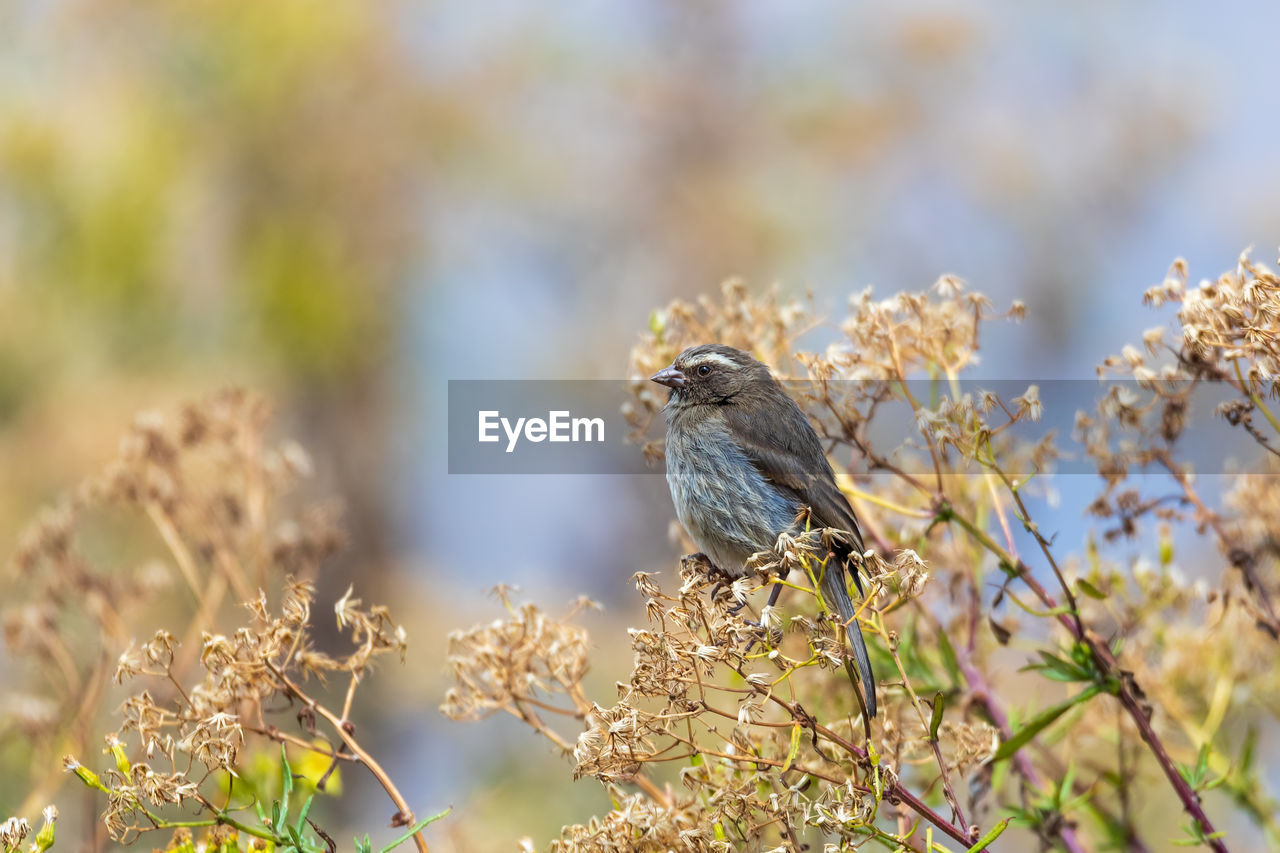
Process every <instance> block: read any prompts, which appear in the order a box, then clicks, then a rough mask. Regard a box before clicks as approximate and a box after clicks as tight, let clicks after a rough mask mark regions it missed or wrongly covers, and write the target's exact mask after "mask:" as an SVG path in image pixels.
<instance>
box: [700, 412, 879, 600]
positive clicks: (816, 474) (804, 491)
mask: <svg viewBox="0 0 1280 853" xmlns="http://www.w3.org/2000/svg"><path fill="white" fill-rule="evenodd" d="M777 393H778V395H779V396H780V397H781V398H782V400H781V401H780V402H781V403H782V405H779V406H777V407H776V409H777V410H779V414H781V413H782V412H785V415H783V416H782V417H780V418H778V419H774V418H767V419H763V418H759V417H752V416H751V415H750V412H749V411H748V410H747V409H745V408H738V407H736V406H725V407H724V408H723V414H724V416H725V418H726V420H727V422H728V426H729V429H730V431H731V433H732V435H733V437H734V440H735V441H737V442H738V444H739V445H740V446H741V448H742V451H743V453H745V454H746V455H747V458H748V459H750V460H751V463H752V464H753V465H755V467H756V470H758V471H759V472H760V473H761V474H763V475H764V477H765V478H766V479H768V480H769V481H770V482H772V483H774V484H775V485H777V486H778V487H779V488H781V489H783V490H785V491H787V492H789V493H790V494H791V495H793V496H794V497H795V499H796V501H797V502H798V503H802V504H804V505H806V506H808V507H809V509H810V510H812V511H813V517H814V522H815V523H816V524H820V525H822V526H823V527H834V528H837V529H839V530H845V531H848V532H849V533H850V534H851V535H852V536H853V538H854V544H855V545H856V547H857V549H858V553H859V554H861V553H862V552H863V551H865V550H866V548H865V547H864V546H863V544H862V533H861V531H859V530H858V520H857V519H856V518H855V517H854V515H853V508H852V507H851V506H849V501H848V499H847V498H845V496H844V493H842V492H841V491H840V487H839V486H837V485H836V478H835V473H834V472H833V471H832V470H831V463H830V462H828V461H827V455H826V454H825V453H824V452H823V450H822V442H821V441H820V440H819V439H818V435H817V433H815V432H814V431H813V427H812V426H811V425H810V424H809V419H808V418H807V417H805V414H804V412H802V411H801V410H800V407H799V406H798V405H796V403H795V401H794V400H792V399H791V398H790V397H788V396H786V393H785V392H783V391H782V390H781V389H778V391H777ZM859 586H861V582H859Z"/></svg>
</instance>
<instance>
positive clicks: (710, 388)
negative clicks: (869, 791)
mask: <svg viewBox="0 0 1280 853" xmlns="http://www.w3.org/2000/svg"><path fill="white" fill-rule="evenodd" d="M649 378H650V379H651V380H652V381H654V382H657V383H658V384H660V385H664V386H666V387H667V388H669V389H670V393H669V395H668V399H667V404H666V406H665V407H664V409H663V411H664V413H665V416H666V422H667V435H666V466H667V485H668V486H669V487H670V490H671V500H672V503H673V504H674V505H675V510H676V516H677V517H678V518H679V519H680V523H681V524H682V525H683V526H684V528H685V530H687V531H688V533H689V536H690V537H691V538H692V539H693V541H694V542H695V543H696V544H697V546H698V548H699V549H700V550H701V552H702V555H703V556H705V557H706V558H707V559H708V560H709V561H710V563H711V564H712V566H714V567H715V569H717V570H718V571H719V572H720V573H722V574H724V575H726V576H728V577H742V576H743V575H744V574H746V571H747V570H746V568H745V563H746V562H747V560H749V559H750V557H751V556H752V555H753V554H755V553H757V552H759V551H768V550H771V549H773V547H774V544H775V542H776V541H777V539H778V536H779V535H780V534H781V533H784V532H786V531H788V530H791V529H793V528H794V527H795V526H796V524H797V517H798V516H800V515H801V514H802V513H803V512H805V511H806V510H807V511H808V513H809V517H810V519H811V522H810V524H811V527H813V528H817V527H825V528H833V529H835V530H838V531H841V532H842V533H844V534H847V535H845V536H837V537H831V538H830V539H828V540H827V541H828V542H831V543H835V544H833V545H832V546H831V547H832V548H833V552H832V555H831V559H828V560H827V565H826V568H825V570H824V571H822V574H821V580H820V583H819V589H820V591H821V593H822V596H823V599H824V600H825V601H827V602H828V604H829V606H830V607H831V608H832V609H833V610H835V612H836V614H838V616H839V618H840V620H841V621H842V622H844V624H845V625H846V634H847V635H848V637H849V642H850V645H851V646H852V649H853V656H854V660H855V661H856V663H857V669H858V674H859V677H860V678H861V682H862V691H863V694H864V702H865V706H866V710H867V715H868V717H875V715H876V693H875V678H874V675H873V674H872V671H871V659H870V657H869V656H868V655H867V644H866V640H865V639H864V638H863V636H862V629H861V627H860V626H859V625H858V620H857V618H856V615H857V611H856V610H855V608H854V605H853V601H852V600H851V598H850V596H849V589H848V581H847V578H848V576H850V575H851V576H852V577H853V581H854V583H855V585H856V586H857V589H858V594H859V595H860V596H861V595H863V588H862V580H861V579H860V577H859V575H858V566H859V564H860V562H861V560H860V558H861V555H862V554H863V553H864V550H865V549H864V546H863V543H862V534H861V531H860V530H859V529H858V521H857V519H856V518H855V516H854V513H853V508H852V507H851V506H850V505H849V501H848V499H847V498H846V497H845V496H844V493H843V492H841V491H840V487H839V486H838V485H837V484H836V478H835V473H834V472H833V471H832V469H831V463H830V462H829V461H828V460H827V455H826V453H824V452H823V449H822V442H821V441H820V440H819V438H818V435H817V433H816V432H814V429H813V426H812V425H811V424H810V423H809V419H808V418H807V417H806V416H805V414H804V412H803V411H802V410H801V408H800V406H799V405H798V404H797V403H796V401H795V400H793V399H792V398H791V397H790V396H788V395H787V393H786V391H784V390H783V388H782V386H781V385H780V384H779V383H778V381H777V380H776V379H775V378H774V377H773V374H772V373H770V371H769V368H768V366H767V365H765V364H763V363H762V362H760V361H757V360H756V359H755V358H753V357H752V356H751V355H750V354H749V353H746V352H743V351H742V350H740V349H735V348H733V347H730V346H725V345H723V344H701V345H699V346H693V347H689V348H688V349H686V350H685V351H684V352H682V353H680V355H678V356H677V357H676V359H675V361H673V362H672V363H671V365H670V366H669V367H666V368H664V369H662V370H659V371H658V372H657V373H655V374H654V375H653V376H651V377H649ZM695 556H697V555H695ZM779 591H781V586H780V585H775V586H774V589H773V595H772V597H771V599H770V604H772V603H773V602H774V601H775V600H776V598H777V593H778V592H779Z"/></svg>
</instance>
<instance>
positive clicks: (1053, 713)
mask: <svg viewBox="0 0 1280 853" xmlns="http://www.w3.org/2000/svg"><path fill="white" fill-rule="evenodd" d="M1101 692H1102V688H1101V687H1099V686H1098V685H1096V684H1094V685H1091V686H1090V687H1087V688H1085V689H1084V690H1083V691H1081V692H1080V693H1078V694H1076V695H1075V696H1073V697H1071V698H1070V699H1067V700H1066V701H1065V702H1060V703H1058V704H1057V705H1054V706H1053V707H1051V708H1047V709H1045V710H1044V711H1041V712H1040V713H1039V714H1037V715H1036V716H1034V717H1032V718H1031V719H1030V720H1029V721H1028V722H1027V724H1026V725H1025V726H1023V727H1022V728H1020V729H1018V730H1017V731H1016V732H1014V733H1013V736H1012V737H1010V738H1009V739H1008V740H1007V741H1005V742H1004V743H1002V744H1000V748H999V749H997V750H996V754H995V755H993V756H992V757H991V760H992V761H1003V760H1004V759H1006V758H1008V757H1010V756H1011V755H1013V754H1014V753H1015V752H1017V751H1018V750H1019V749H1021V748H1022V747H1023V746H1024V745H1026V743H1027V742H1028V741H1030V740H1031V739H1032V738H1033V737H1035V736H1036V735H1038V734H1040V732H1042V731H1044V730H1045V729H1046V728H1048V727H1049V726H1050V725H1052V724H1053V722H1054V720H1056V719H1058V718H1059V717H1061V716H1062V715H1063V714H1065V713H1067V711H1070V710H1071V709H1072V708H1073V707H1075V706H1076V705H1079V704H1081V703H1083V702H1087V701H1089V700H1090V699H1092V698H1093V697H1094V696H1096V695H1098V694H1099V693H1101Z"/></svg>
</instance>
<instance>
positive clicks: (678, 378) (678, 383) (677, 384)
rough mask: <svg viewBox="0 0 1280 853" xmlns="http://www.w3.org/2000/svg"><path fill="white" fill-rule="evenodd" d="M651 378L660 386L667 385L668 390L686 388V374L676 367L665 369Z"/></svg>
mask: <svg viewBox="0 0 1280 853" xmlns="http://www.w3.org/2000/svg"><path fill="white" fill-rule="evenodd" d="M649 378H650V379H652V380H653V381H654V382H657V383H658V384H659V385H666V386H667V387H668V388H683V387H684V374H683V373H681V372H680V371H679V370H676V369H675V368H674V367H664V368H663V369H662V370H659V371H658V372H657V373H655V374H653V375H652V376H650V377H649Z"/></svg>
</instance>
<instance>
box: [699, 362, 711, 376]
mask: <svg viewBox="0 0 1280 853" xmlns="http://www.w3.org/2000/svg"><path fill="white" fill-rule="evenodd" d="M709 373H711V365H709V364H704V365H702V366H701V367H699V368H698V375H699V376H706V375H708V374H709Z"/></svg>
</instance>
